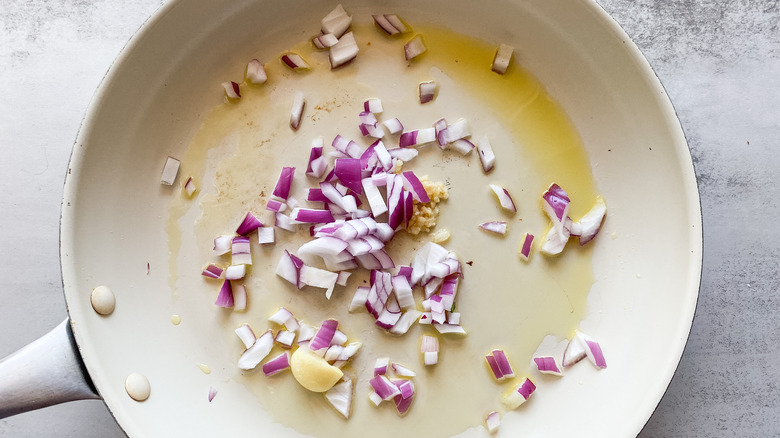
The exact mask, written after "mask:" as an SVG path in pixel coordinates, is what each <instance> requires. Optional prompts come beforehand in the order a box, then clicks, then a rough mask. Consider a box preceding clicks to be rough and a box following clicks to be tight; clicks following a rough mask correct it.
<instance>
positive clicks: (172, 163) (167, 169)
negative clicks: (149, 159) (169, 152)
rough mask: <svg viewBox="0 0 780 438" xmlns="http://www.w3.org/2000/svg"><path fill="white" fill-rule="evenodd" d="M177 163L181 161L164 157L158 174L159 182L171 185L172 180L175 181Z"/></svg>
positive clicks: (179, 163)
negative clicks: (161, 168)
mask: <svg viewBox="0 0 780 438" xmlns="http://www.w3.org/2000/svg"><path fill="white" fill-rule="evenodd" d="M179 165H181V162H180V161H179V160H177V159H176V158H173V157H168V158H166V159H165V165H164V166H163V170H162V174H161V175H160V184H163V185H166V186H170V185H173V182H174V181H176V175H177V174H178V173H179Z"/></svg>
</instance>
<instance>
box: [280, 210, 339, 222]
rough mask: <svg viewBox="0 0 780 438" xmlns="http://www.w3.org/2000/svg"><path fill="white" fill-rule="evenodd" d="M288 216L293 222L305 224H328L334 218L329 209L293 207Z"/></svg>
mask: <svg viewBox="0 0 780 438" xmlns="http://www.w3.org/2000/svg"><path fill="white" fill-rule="evenodd" d="M290 218H291V219H292V220H294V221H295V222H298V223H307V224H328V223H331V222H333V220H334V219H333V214H332V213H331V212H330V210H318V209H314V208H294V209H293V211H292V213H290Z"/></svg>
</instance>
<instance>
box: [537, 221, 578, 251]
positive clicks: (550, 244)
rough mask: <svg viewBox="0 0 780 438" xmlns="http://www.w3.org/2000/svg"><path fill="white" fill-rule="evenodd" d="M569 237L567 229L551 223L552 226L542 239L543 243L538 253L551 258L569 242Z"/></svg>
mask: <svg viewBox="0 0 780 438" xmlns="http://www.w3.org/2000/svg"><path fill="white" fill-rule="evenodd" d="M570 235H571V234H570V232H569V229H568V228H566V227H564V226H563V225H561V224H555V223H553V225H552V226H551V227H550V230H549V231H547V234H546V235H545V237H544V243H542V247H541V249H540V251H541V252H542V253H543V254H546V255H551V256H553V255H557V254H560V253H561V252H563V249H564V248H565V247H566V243H567V242H568V241H569V237H570Z"/></svg>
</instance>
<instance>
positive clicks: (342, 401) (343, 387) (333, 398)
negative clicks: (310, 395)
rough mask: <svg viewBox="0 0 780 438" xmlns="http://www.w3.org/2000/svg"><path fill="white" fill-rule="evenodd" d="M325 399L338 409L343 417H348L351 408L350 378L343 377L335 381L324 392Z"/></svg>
mask: <svg viewBox="0 0 780 438" xmlns="http://www.w3.org/2000/svg"><path fill="white" fill-rule="evenodd" d="M325 399H326V400H328V402H329V403H330V404H331V406H333V407H334V408H335V409H336V411H338V412H339V413H340V414H341V415H343V416H344V418H347V419H348V418H349V414H350V411H351V409H352V380H350V379H345V380H344V381H342V382H339V383H337V384H336V385H334V386H333V388H330V389H329V390H327V391H326V392H325Z"/></svg>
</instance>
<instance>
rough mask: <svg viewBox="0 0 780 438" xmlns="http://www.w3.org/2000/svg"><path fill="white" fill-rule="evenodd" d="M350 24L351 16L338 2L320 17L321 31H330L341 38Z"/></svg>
mask: <svg viewBox="0 0 780 438" xmlns="http://www.w3.org/2000/svg"><path fill="white" fill-rule="evenodd" d="M351 24H352V17H351V16H349V15H347V11H345V10H344V7H343V6H341V4H339V5H338V6H336V8H334V9H333V10H332V11H330V13H329V14H328V15H326V16H325V17H324V18H323V19H322V33H324V34H326V33H331V34H333V35H335V36H336V38H341V36H342V35H344V32H346V31H347V29H349V26H350V25H351Z"/></svg>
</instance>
